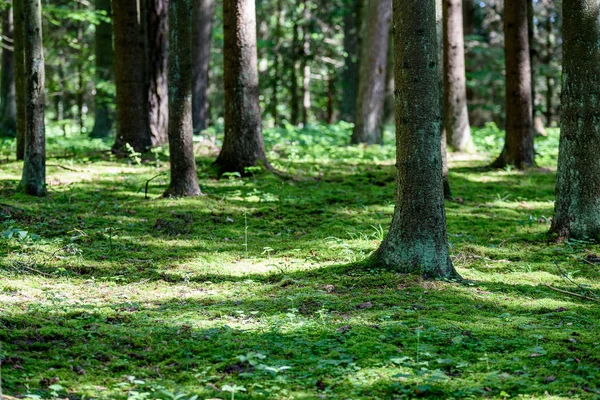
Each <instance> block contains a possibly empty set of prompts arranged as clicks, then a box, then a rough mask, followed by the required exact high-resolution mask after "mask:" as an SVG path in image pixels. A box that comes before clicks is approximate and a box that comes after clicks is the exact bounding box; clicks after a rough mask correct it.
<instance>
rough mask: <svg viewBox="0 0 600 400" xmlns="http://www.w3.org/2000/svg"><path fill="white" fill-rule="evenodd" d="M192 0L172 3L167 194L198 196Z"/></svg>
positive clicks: (170, 16)
mask: <svg viewBox="0 0 600 400" xmlns="http://www.w3.org/2000/svg"><path fill="white" fill-rule="evenodd" d="M191 11H192V0H171V1H170V2H169V81H168V86H169V151H170V160H171V184H170V185H169V188H168V189H167V191H166V192H165V196H175V197H181V196H198V195H200V188H199V186H198V177H197V175H196V160H195V158H194V143H193V119H192V80H193V79H192V76H193V67H192V57H193V56H192V12H191Z"/></svg>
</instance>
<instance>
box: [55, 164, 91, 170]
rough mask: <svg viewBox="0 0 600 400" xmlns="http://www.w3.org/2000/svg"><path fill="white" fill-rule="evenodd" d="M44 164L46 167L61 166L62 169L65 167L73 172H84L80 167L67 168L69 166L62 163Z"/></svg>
mask: <svg viewBox="0 0 600 400" xmlns="http://www.w3.org/2000/svg"><path fill="white" fill-rule="evenodd" d="M46 166H47V167H55V168H62V169H66V170H67V171H73V172H85V171H84V170H82V169H74V168H69V167H65V166H64V165H59V164H46Z"/></svg>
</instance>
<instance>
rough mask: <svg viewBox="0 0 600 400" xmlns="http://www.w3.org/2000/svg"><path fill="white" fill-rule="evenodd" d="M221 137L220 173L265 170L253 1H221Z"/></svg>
mask: <svg viewBox="0 0 600 400" xmlns="http://www.w3.org/2000/svg"><path fill="white" fill-rule="evenodd" d="M223 33H224V49H223V50H224V51H223V58H224V76H223V80H224V84H225V138H224V140H223V148H222V149H221V153H220V154H219V156H218V157H217V160H216V161H215V165H216V166H217V168H218V169H219V171H220V173H224V172H239V173H240V174H246V168H247V167H252V166H258V165H260V164H262V165H263V166H266V167H269V164H268V162H267V158H266V156H265V148H264V143H263V135H262V121H261V114H260V105H259V102H258V67H257V52H256V10H255V2H254V0H224V2H223Z"/></svg>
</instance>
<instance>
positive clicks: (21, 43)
mask: <svg viewBox="0 0 600 400" xmlns="http://www.w3.org/2000/svg"><path fill="white" fill-rule="evenodd" d="M23 18H24V15H23V0H14V1H13V19H14V29H15V31H14V32H15V36H14V55H15V92H16V93H15V94H16V97H15V99H16V106H17V160H19V161H20V160H23V159H24V158H25V131H26V130H27V126H26V125H27V124H26V122H25V113H26V107H27V106H26V103H25V102H26V96H25V92H26V91H27V87H26V85H27V83H26V80H25V37H24V35H25V31H24V21H23Z"/></svg>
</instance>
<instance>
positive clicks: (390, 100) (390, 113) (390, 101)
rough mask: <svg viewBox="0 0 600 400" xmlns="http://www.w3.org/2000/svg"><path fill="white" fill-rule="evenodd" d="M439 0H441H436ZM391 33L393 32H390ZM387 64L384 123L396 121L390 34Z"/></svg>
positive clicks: (392, 42)
mask: <svg viewBox="0 0 600 400" xmlns="http://www.w3.org/2000/svg"><path fill="white" fill-rule="evenodd" d="M436 1H439V0H436ZM390 33H391V32H390ZM388 42H389V43H388V54H387V66H386V68H385V99H384V100H383V118H382V120H383V124H384V125H386V124H391V123H393V122H394V112H395V104H394V103H395V97H394V89H395V86H394V38H393V37H392V36H391V35H390V39H389V41H388Z"/></svg>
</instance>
